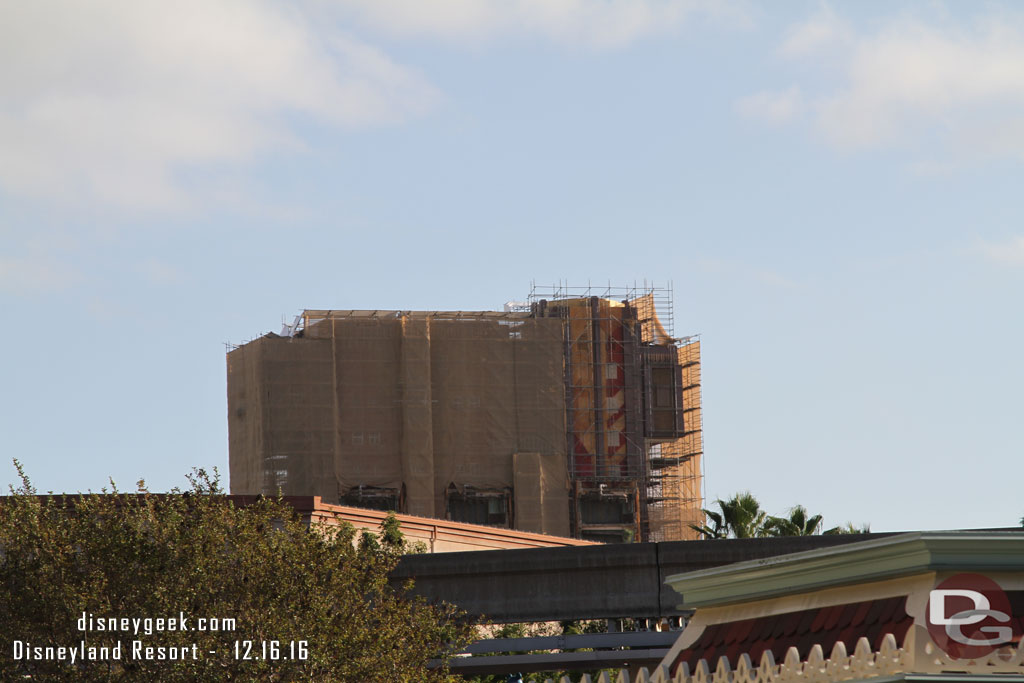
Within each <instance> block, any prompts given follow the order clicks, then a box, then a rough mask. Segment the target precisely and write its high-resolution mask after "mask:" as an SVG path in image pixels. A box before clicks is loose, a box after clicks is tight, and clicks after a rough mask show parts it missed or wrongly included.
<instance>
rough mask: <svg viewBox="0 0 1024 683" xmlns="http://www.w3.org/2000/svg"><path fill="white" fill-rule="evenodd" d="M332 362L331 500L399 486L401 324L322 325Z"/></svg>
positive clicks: (370, 321) (331, 322)
mask: <svg viewBox="0 0 1024 683" xmlns="http://www.w3.org/2000/svg"><path fill="white" fill-rule="evenodd" d="M325 322H326V323H327V324H329V325H330V326H331V328H332V334H331V338H330V344H331V346H332V356H333V358H334V382H335V384H334V393H335V399H334V404H335V426H336V432H335V457H334V474H335V477H336V480H337V485H336V491H335V494H334V495H335V497H336V496H339V495H344V494H345V493H347V492H349V491H350V490H352V489H355V488H358V487H360V486H363V487H375V488H387V489H394V490H395V491H400V490H401V487H402V458H401V456H400V454H401V449H402V427H403V414H402V413H403V406H404V404H403V399H404V396H403V395H402V385H401V379H402V321H401V320H399V319H395V318H390V319H379V318H370V319H359V320H336V319H333V318H332V319H330V320H328V321H325Z"/></svg>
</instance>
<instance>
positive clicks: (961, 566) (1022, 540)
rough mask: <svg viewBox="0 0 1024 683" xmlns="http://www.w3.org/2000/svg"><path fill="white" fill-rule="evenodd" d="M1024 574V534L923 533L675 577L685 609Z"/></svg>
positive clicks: (674, 584)
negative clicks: (906, 579) (937, 579)
mask: <svg viewBox="0 0 1024 683" xmlns="http://www.w3.org/2000/svg"><path fill="white" fill-rule="evenodd" d="M943 570H954V571H965V572H969V571H976V572H983V571H1024V531H1020V532H1018V531H916V532H912V533H907V534H899V535H897V536H887V537H885V538H879V539H873V540H870V541H864V542H862V543H850V544H848V545H841V546H835V547H831V548H819V549H816V550H808V551H805V552H800V553H793V554H790V555H779V556H776V557H770V558H764V559H760V560H749V561H746V562H737V563H735V564H729V565H725V566H722V567H714V568H711V569H702V570H699V571H695V572H687V573H685V574H674V575H672V576H669V577H668V578H667V579H666V580H665V583H667V584H668V585H670V586H672V588H674V589H675V590H676V591H677V592H678V593H680V594H682V596H683V603H682V605H680V607H681V608H683V609H688V608H694V607H705V606H710V605H728V604H732V603H737V602H750V601H753V600H762V599H765V598H773V597H778V596H782V595H791V594H795V593H806V592H808V591H812V590H817V589H821V588H831V587H834V586H844V585H851V584H859V583H867V582H869V581H880V580H884V579H892V578H897V577H901V576H911V575H914V574H923V573H925V572H928V571H943Z"/></svg>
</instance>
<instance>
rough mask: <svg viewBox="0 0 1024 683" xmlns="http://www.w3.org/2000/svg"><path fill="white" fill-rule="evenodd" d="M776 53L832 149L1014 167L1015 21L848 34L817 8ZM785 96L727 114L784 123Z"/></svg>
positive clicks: (930, 23) (1023, 131)
mask: <svg viewBox="0 0 1024 683" xmlns="http://www.w3.org/2000/svg"><path fill="white" fill-rule="evenodd" d="M779 53H780V55H781V56H782V57H783V58H785V59H787V60H792V61H793V62H796V63H798V64H799V65H800V66H801V74H802V76H801V78H800V79H797V80H798V83H797V86H794V88H795V87H798V88H799V90H796V91H795V92H801V93H802V94H803V102H804V103H805V105H806V107H807V110H808V112H809V113H810V115H811V116H812V117H813V120H814V129H816V130H817V132H818V133H819V134H820V136H821V137H822V139H824V140H825V141H827V142H828V143H829V144H831V145H834V146H835V147H837V148H841V149H847V150H858V149H869V148H875V147H884V146H890V147H891V146H911V145H914V144H927V145H929V146H930V147H931V148H932V149H933V150H934V149H936V148H938V149H939V150H940V151H941V153H942V154H944V155H946V156H950V157H953V158H955V159H957V160H959V161H970V162H975V161H978V160H984V159H989V158H994V157H1007V156H1009V157H1018V158H1021V157H1024V16H1021V15H1017V14H1008V13H1000V14H991V13H990V14H979V15H977V16H976V17H975V19H974V21H973V22H969V23H965V22H960V23H957V24H953V23H951V22H949V21H947V20H945V19H944V18H941V17H931V18H928V17H925V18H922V17H920V16H907V15H901V16H899V17H895V18H892V19H890V20H889V21H888V22H886V23H883V24H881V25H880V26H879V27H877V28H874V29H872V30H868V31H864V30H861V31H858V30H856V29H855V28H854V26H853V25H852V24H851V23H850V22H848V21H847V20H845V19H844V18H842V17H841V16H838V15H837V13H836V12H834V11H833V10H832V9H831V7H830V6H829V5H824V6H823V7H822V9H821V10H820V11H819V12H818V13H817V14H816V15H815V16H813V17H811V18H810V19H808V20H807V21H805V22H801V23H800V24H798V25H796V26H794V27H793V28H792V29H791V30H790V31H789V32H788V34H787V36H786V38H785V39H784V40H783V41H782V43H781V45H780V48H779ZM816 75H818V76H827V77H825V78H817V77H816ZM794 88H790V90H788V91H785V93H774V94H773V93H758V94H756V95H751V96H749V97H747V98H745V99H742V100H740V101H739V103H738V105H737V106H738V107H739V108H741V110H743V109H744V108H748V109H751V110H758V109H759V110H760V111H762V112H763V113H764V114H765V115H766V116H767V117H769V118H771V117H772V112H773V111H774V112H777V113H778V114H777V115H776V116H775V117H774V118H775V120H784V118H785V117H784V114H785V113H786V112H787V111H789V109H788V107H787V102H788V100H787V98H786V97H785V96H784V95H785V94H786V93H791V92H794ZM758 105H760V106H758ZM949 163H950V162H949V161H948V160H943V159H940V160H937V161H934V162H929V165H930V166H931V167H932V168H936V167H939V166H941V167H943V168H944V169H945V168H946V167H947V166H948V165H949Z"/></svg>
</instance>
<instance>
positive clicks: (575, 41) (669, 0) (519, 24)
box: [316, 0, 749, 48]
mask: <svg viewBox="0 0 1024 683" xmlns="http://www.w3.org/2000/svg"><path fill="white" fill-rule="evenodd" d="M316 4H317V5H319V6H321V7H329V8H332V9H333V10H335V11H337V12H339V13H340V14H341V15H342V16H344V17H345V18H346V19H348V20H350V21H355V22H356V23H358V24H359V25H361V26H365V27H368V28H371V29H373V30H377V31H382V32H384V33H387V34H389V35H393V36H397V37H403V38H407V37H426V38H431V39H441V40H446V41H460V42H466V43H479V42H483V41H486V40H493V39H495V38H501V37H506V36H540V37H542V38H545V39H547V40H550V41H553V42H556V43H560V44H569V45H582V46H588V47H594V48H607V47H616V46H621V45H625V44H628V43H630V42H633V41H635V40H637V39H639V38H642V37H645V36H649V35H654V34H660V33H665V32H669V31H672V30H675V29H677V28H678V27H679V26H680V25H682V24H683V23H684V22H686V21H687V20H689V19H691V18H692V17H695V16H700V17H704V18H709V19H711V20H714V21H719V22H727V23H728V24H731V25H745V24H747V23H748V22H749V17H748V15H747V13H746V12H745V11H744V9H743V7H742V5H738V4H736V3H720V2H712V1H709V0H602V1H600V2H597V1H594V0H502V1H501V2H494V1H493V0H432V1H431V2H422V1H421V0H318V1H317V2H316ZM726 5H728V6H726Z"/></svg>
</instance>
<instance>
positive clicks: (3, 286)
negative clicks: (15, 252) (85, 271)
mask: <svg viewBox="0 0 1024 683" xmlns="http://www.w3.org/2000/svg"><path fill="white" fill-rule="evenodd" d="M79 279H80V278H79V275H78V273H77V272H76V271H75V270H74V269H72V268H71V267H70V266H67V265H64V264H61V263H58V262H56V261H54V260H52V259H45V258H37V257H24V258H0V291H2V292H8V293H11V294H16V295H19V296H20V295H25V294H36V293H41V292H50V291H57V290H61V289H64V288H66V287H68V286H70V285H72V284H74V283H76V282H78V281H79Z"/></svg>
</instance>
